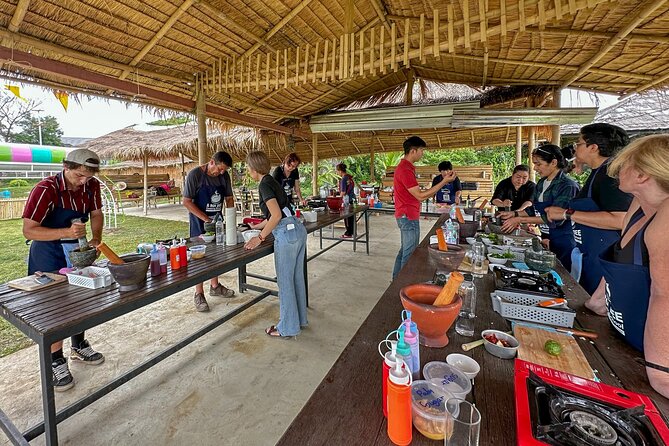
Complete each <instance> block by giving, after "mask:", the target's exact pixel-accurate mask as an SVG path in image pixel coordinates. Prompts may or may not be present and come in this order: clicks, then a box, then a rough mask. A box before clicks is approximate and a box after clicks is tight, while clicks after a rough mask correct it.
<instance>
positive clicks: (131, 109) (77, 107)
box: [21, 85, 618, 138]
mask: <svg viewBox="0 0 669 446" xmlns="http://www.w3.org/2000/svg"><path fill="white" fill-rule="evenodd" d="M21 96H23V97H25V98H26V99H33V100H38V101H41V102H42V105H41V106H40V109H42V110H43V111H42V112H41V113H40V114H41V115H42V116H47V115H51V116H54V117H55V118H56V119H57V120H58V123H59V124H60V127H61V129H62V130H63V136H66V137H82V138H97V137H98V136H102V135H105V134H107V133H110V132H113V131H114V130H119V129H121V128H124V127H127V126H129V125H133V124H145V123H147V122H151V121H155V120H157V119H160V116H159V115H158V114H155V113H151V112H149V111H147V110H143V109H141V108H140V107H138V106H137V105H133V104H127V103H125V102H122V101H117V100H111V99H110V100H105V99H101V98H92V99H90V100H89V99H86V98H84V97H81V104H78V103H77V102H76V101H74V100H70V102H69V106H68V110H67V112H65V110H64V109H63V107H62V105H61V104H60V102H59V101H58V99H56V97H55V96H54V95H53V94H52V93H50V92H48V91H46V90H42V89H41V88H38V87H34V86H31V85H23V86H22V87H21ZM597 101H599V104H598V105H599V107H600V108H605V107H608V106H610V105H614V104H616V103H617V102H618V100H617V97H616V96H612V95H604V94H597V95H595V94H593V93H587V92H584V91H580V90H569V89H566V90H564V91H563V92H562V106H563V107H592V106H595V105H597Z"/></svg>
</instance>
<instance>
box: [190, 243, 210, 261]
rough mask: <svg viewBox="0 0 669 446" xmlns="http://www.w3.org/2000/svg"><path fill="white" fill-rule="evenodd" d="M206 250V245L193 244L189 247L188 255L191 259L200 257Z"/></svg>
mask: <svg viewBox="0 0 669 446" xmlns="http://www.w3.org/2000/svg"><path fill="white" fill-rule="evenodd" d="M206 251H207V245H195V246H191V247H190V257H191V259H193V260H197V259H201V258H203V257H204V253H205V252H206Z"/></svg>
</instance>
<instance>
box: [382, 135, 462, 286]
mask: <svg viewBox="0 0 669 446" xmlns="http://www.w3.org/2000/svg"><path fill="white" fill-rule="evenodd" d="M403 146H404V159H402V161H400V163H399V164H398V165H397V167H396V168H395V173H394V175H393V194H394V198H395V218H396V219H397V226H398V227H399V228H400V238H401V245H400V250H399V252H398V253H397V258H395V267H394V268H393V280H394V279H395V277H397V274H399V272H400V270H401V269H402V268H403V267H404V265H406V263H407V261H408V260H409V257H411V254H413V252H414V250H415V249H416V246H418V243H419V241H420V202H421V201H423V200H426V199H428V198H430V197H433V196H434V194H436V193H437V191H439V190H441V188H442V187H443V186H445V185H446V184H448V183H450V182H452V181H453V180H454V179H455V177H456V175H455V172H454V171H451V172H450V173H449V174H446V175H444V176H443V178H442V180H441V181H440V182H439V183H437V184H435V185H434V186H432V187H431V188H430V189H428V190H426V191H421V190H420V186H418V181H417V180H416V168H415V167H414V163H415V162H417V161H418V160H420V159H421V158H422V156H423V150H424V149H425V147H427V144H425V141H423V140H422V139H421V138H419V137H418V136H412V137H410V138H408V139H407V140H406V141H404V144H403Z"/></svg>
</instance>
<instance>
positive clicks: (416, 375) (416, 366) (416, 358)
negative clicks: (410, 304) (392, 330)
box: [402, 313, 420, 381]
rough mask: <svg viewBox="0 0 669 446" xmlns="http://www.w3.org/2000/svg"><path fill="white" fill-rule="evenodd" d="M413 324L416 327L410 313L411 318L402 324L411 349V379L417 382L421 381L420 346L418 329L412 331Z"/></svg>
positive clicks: (405, 338)
mask: <svg viewBox="0 0 669 446" xmlns="http://www.w3.org/2000/svg"><path fill="white" fill-rule="evenodd" d="M411 324H413V325H414V326H415V325H416V323H415V322H411V313H409V317H408V318H407V319H405V320H404V322H403V324H402V325H403V327H402V329H404V340H405V341H406V343H407V344H409V348H410V349H411V378H413V380H414V381H416V380H418V379H420V348H419V344H418V328H416V329H415V331H414V330H412V329H411Z"/></svg>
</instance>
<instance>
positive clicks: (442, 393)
mask: <svg viewBox="0 0 669 446" xmlns="http://www.w3.org/2000/svg"><path fill="white" fill-rule="evenodd" d="M452 397H453V395H452V394H451V393H450V392H449V391H447V390H446V389H444V388H443V387H441V386H440V385H438V384H436V383H434V382H432V381H414V382H413V383H412V384H411V418H412V421H413V425H414V427H415V428H416V430H418V432H420V433H421V434H423V435H425V436H426V437H427V438H429V439H431V440H443V439H444V434H445V427H446V401H448V400H449V399H450V398H452Z"/></svg>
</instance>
